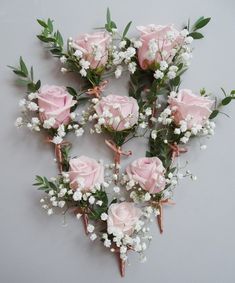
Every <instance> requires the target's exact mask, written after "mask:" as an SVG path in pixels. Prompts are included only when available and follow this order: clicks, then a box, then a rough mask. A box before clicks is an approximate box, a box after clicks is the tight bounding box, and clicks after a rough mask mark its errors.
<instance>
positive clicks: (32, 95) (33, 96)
mask: <svg viewBox="0 0 235 283" xmlns="http://www.w3.org/2000/svg"><path fill="white" fill-rule="evenodd" d="M35 98H37V93H36V92H31V93H30V94H29V95H28V99H29V100H34V99H35Z"/></svg>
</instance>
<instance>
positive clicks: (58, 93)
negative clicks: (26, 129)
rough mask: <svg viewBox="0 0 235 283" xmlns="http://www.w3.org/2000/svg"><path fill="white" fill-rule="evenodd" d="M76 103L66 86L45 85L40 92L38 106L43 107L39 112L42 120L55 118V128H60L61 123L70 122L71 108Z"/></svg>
mask: <svg viewBox="0 0 235 283" xmlns="http://www.w3.org/2000/svg"><path fill="white" fill-rule="evenodd" d="M75 103H76V101H75V100H73V97H72V95H70V94H69V93H68V92H67V90H66V88H65V87H60V86H55V85H51V86H49V85H45V86H43V87H41V89H40V91H39V93H38V106H39V108H41V109H43V110H44V111H43V112H39V117H40V120H41V121H42V122H43V121H44V120H48V119H50V118H54V119H55V121H56V122H55V124H54V125H53V128H55V129H56V128H58V127H59V126H60V125H61V124H64V125H66V124H68V123H69V121H70V108H71V107H72V106H74V104H75Z"/></svg>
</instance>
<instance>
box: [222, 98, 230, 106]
mask: <svg viewBox="0 0 235 283" xmlns="http://www.w3.org/2000/svg"><path fill="white" fill-rule="evenodd" d="M231 101H232V97H231V96H227V97H225V98H224V99H223V100H222V101H221V103H222V105H227V104H229V103H230V102H231Z"/></svg>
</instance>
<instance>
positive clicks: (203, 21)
mask: <svg viewBox="0 0 235 283" xmlns="http://www.w3.org/2000/svg"><path fill="white" fill-rule="evenodd" d="M210 20H211V18H205V19H204V18H203V19H201V20H200V21H197V22H196V23H195V25H194V27H195V30H197V29H201V28H203V27H204V26H206V25H207V24H208V23H209V21H210Z"/></svg>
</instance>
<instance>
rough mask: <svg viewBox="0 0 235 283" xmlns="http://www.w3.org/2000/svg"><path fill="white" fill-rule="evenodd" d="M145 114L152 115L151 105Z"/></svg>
mask: <svg viewBox="0 0 235 283" xmlns="http://www.w3.org/2000/svg"><path fill="white" fill-rule="evenodd" d="M145 114H146V115H147V116H150V115H152V109H151V108H150V107H148V108H146V110H145Z"/></svg>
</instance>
